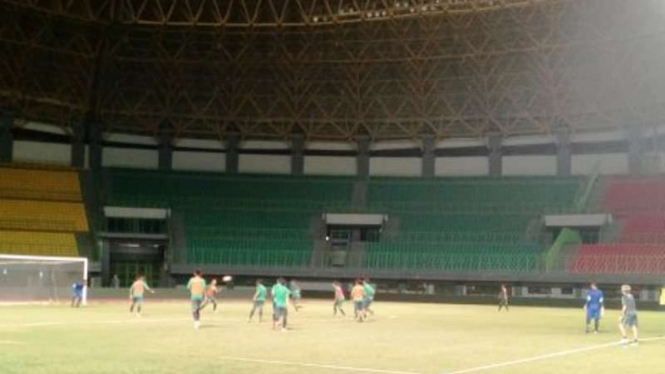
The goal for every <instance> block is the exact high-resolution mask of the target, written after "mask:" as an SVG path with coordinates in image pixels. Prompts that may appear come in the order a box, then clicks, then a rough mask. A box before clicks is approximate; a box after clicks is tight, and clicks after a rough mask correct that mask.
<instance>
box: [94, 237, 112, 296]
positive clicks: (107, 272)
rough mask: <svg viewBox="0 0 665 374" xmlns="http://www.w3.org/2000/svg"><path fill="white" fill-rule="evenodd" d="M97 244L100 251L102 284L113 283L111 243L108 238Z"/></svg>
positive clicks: (108, 284)
mask: <svg viewBox="0 0 665 374" xmlns="http://www.w3.org/2000/svg"><path fill="white" fill-rule="evenodd" d="M97 245H98V246H99V247H98V251H99V260H100V261H99V262H100V265H101V270H102V286H104V287H108V286H110V285H111V278H112V277H113V275H112V274H111V244H110V243H109V241H108V240H107V239H103V240H100V241H99V242H98V243H97Z"/></svg>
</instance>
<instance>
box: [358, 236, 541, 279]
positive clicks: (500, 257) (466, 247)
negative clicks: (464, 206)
mask: <svg viewBox="0 0 665 374" xmlns="http://www.w3.org/2000/svg"><path fill="white" fill-rule="evenodd" d="M540 259H541V251H540V248H539V247H538V246H537V245H536V244H517V243H507V244H493V243H459V244H457V243H440V244H439V243H414V242H388V243H381V244H371V245H370V246H369V251H368V255H367V259H366V265H367V266H369V267H372V268H389V269H399V268H418V269H432V270H445V271H459V272H470V271H478V272H480V271H495V272H526V271H533V270H534V269H536V268H537V266H538V264H539V261H540Z"/></svg>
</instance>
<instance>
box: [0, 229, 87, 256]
mask: <svg viewBox="0 0 665 374" xmlns="http://www.w3.org/2000/svg"><path fill="white" fill-rule="evenodd" d="M0 253H2V254H14V255H30V256H67V257H74V256H78V255H79V252H78V248H77V244H76V237H75V236H74V234H65V233H51V232H27V231H2V230H0Z"/></svg>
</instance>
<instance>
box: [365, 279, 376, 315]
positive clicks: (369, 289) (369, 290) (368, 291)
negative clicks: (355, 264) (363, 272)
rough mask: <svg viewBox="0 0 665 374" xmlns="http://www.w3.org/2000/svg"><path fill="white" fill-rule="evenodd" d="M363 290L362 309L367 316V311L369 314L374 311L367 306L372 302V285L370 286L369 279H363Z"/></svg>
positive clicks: (372, 313)
mask: <svg viewBox="0 0 665 374" xmlns="http://www.w3.org/2000/svg"><path fill="white" fill-rule="evenodd" d="M363 290H364V291H365V293H364V295H365V296H364V297H363V310H364V311H365V316H367V313H368V312H369V313H370V314H371V315H374V311H373V310H372V309H370V308H369V307H370V306H372V303H373V302H374V293H375V291H374V287H372V285H371V284H369V279H365V280H364V281H363Z"/></svg>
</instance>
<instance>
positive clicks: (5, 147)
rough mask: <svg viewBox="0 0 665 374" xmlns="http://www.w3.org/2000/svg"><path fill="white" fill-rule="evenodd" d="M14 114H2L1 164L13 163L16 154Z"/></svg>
mask: <svg viewBox="0 0 665 374" xmlns="http://www.w3.org/2000/svg"><path fill="white" fill-rule="evenodd" d="M13 129H14V114H13V113H11V112H9V113H0V162H6V163H9V162H12V155H13V153H14V133H13Z"/></svg>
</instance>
